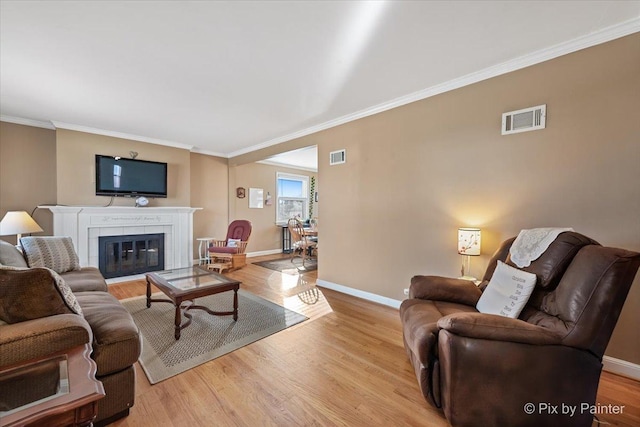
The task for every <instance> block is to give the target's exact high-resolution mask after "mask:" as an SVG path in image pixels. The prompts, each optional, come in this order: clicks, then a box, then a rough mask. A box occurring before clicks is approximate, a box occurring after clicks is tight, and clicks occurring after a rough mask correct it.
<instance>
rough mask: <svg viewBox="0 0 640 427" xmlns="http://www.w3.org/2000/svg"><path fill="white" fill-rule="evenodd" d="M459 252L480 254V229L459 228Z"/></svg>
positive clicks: (461, 253)
mask: <svg viewBox="0 0 640 427" xmlns="http://www.w3.org/2000/svg"><path fill="white" fill-rule="evenodd" d="M458 253H459V254H460V255H480V229H479V228H458Z"/></svg>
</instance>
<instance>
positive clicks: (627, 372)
mask: <svg viewBox="0 0 640 427" xmlns="http://www.w3.org/2000/svg"><path fill="white" fill-rule="evenodd" d="M602 364H603V365H604V370H605V371H607V372H611V373H612V374H618V375H622V376H625V377H629V378H633V379H634V380H638V381H640V365H636V364H635V363H631V362H627V361H626V360H622V359H616V358H615V357H610V356H604V357H603V358H602Z"/></svg>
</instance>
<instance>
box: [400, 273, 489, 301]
mask: <svg viewBox="0 0 640 427" xmlns="http://www.w3.org/2000/svg"><path fill="white" fill-rule="evenodd" d="M480 295H482V292H481V291H480V289H478V287H477V286H476V285H475V284H474V283H473V282H472V281H470V280H464V279H453V278H450V277H441V276H413V277H412V278H411V286H410V287H409V298H418V299H429V300H437V301H448V302H455V303H459V304H465V305H468V306H472V307H474V306H475V305H476V304H477V302H478V300H479V299H480Z"/></svg>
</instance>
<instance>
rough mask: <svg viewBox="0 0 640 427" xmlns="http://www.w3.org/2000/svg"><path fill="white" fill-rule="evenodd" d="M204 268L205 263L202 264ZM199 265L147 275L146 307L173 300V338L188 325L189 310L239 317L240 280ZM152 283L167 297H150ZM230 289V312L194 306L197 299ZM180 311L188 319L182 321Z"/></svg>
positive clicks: (177, 337) (234, 318) (189, 318)
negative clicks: (174, 312)
mask: <svg viewBox="0 0 640 427" xmlns="http://www.w3.org/2000/svg"><path fill="white" fill-rule="evenodd" d="M203 267H205V268H206V266H203ZM205 268H200V267H199V266H193V267H186V268H177V269H174V270H165V271H158V272H154V273H148V274H147V308H149V307H151V303H152V302H169V303H172V304H173V305H174V307H175V310H176V315H175V334H174V335H175V338H176V339H177V340H178V339H180V331H181V330H182V329H184V328H186V327H187V326H189V325H190V324H191V314H190V313H189V310H204V311H206V312H207V313H209V314H211V315H214V316H231V315H233V320H238V289H239V288H240V282H239V281H237V280H232V279H229V278H228V277H225V276H223V275H222V274H219V273H216V272H214V271H210V270H206V269H205ZM151 285H154V286H155V287H157V288H158V289H160V290H161V291H162V292H163V293H164V294H165V295H166V296H168V297H169V299H157V298H151ZM226 291H233V311H212V310H210V309H209V308H208V307H205V306H202V305H196V303H195V300H196V298H202V297H206V296H209V295H213V294H218V293H220V292H226ZM182 314H184V316H185V317H186V318H187V320H186V321H185V322H184V323H182Z"/></svg>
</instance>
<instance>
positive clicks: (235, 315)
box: [233, 289, 238, 320]
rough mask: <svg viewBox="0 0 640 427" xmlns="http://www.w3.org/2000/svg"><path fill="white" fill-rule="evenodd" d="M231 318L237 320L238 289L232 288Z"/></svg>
mask: <svg viewBox="0 0 640 427" xmlns="http://www.w3.org/2000/svg"><path fill="white" fill-rule="evenodd" d="M233 320H238V290H237V289H234V290H233Z"/></svg>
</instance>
